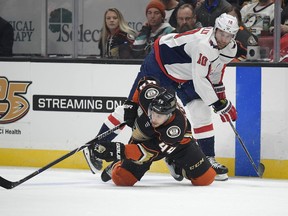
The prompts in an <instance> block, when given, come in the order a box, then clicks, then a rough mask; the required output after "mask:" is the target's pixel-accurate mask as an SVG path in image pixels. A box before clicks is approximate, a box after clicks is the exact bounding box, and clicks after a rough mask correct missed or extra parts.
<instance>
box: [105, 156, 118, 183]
mask: <svg viewBox="0 0 288 216" xmlns="http://www.w3.org/2000/svg"><path fill="white" fill-rule="evenodd" d="M117 162H118V161H113V162H112V163H111V164H109V165H108V166H107V167H106V168H105V169H104V170H103V172H102V173H101V180H102V181H103V182H107V181H110V180H111V178H112V177H111V176H112V169H113V167H114V165H115V164H116V163H117Z"/></svg>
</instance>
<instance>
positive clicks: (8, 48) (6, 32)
mask: <svg viewBox="0 0 288 216" xmlns="http://www.w3.org/2000/svg"><path fill="white" fill-rule="evenodd" d="M13 42H14V30H13V27H12V25H11V24H10V23H9V22H7V21H6V20H5V19H3V18H2V17H0V56H12V53H13V52H12V48H13Z"/></svg>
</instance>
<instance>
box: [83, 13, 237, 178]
mask: <svg viewBox="0 0 288 216" xmlns="http://www.w3.org/2000/svg"><path fill="white" fill-rule="evenodd" d="M238 29H239V26H238V23H237V19H236V18H235V17H233V16H231V15H228V14H226V13H224V14H222V15H221V16H219V17H218V18H217V19H216V21H215V26H214V27H204V28H199V29H195V30H192V31H187V32H185V33H181V34H168V35H165V36H162V37H161V38H159V39H157V40H156V41H155V43H154V49H153V50H152V51H151V52H150V53H149V54H148V55H147V57H146V58H145V60H144V62H143V64H142V65H141V68H140V72H139V73H138V75H137V78H136V79H135V82H134V84H133V86H132V89H131V91H130V94H129V96H128V99H127V101H126V102H125V104H124V106H120V107H117V108H116V109H115V111H114V112H113V113H112V114H110V115H109V117H108V118H107V120H106V121H105V122H104V124H103V125H102V127H101V129H100V132H99V133H102V132H104V131H106V130H108V129H109V128H112V127H114V126H115V125H117V124H119V123H120V122H123V121H124V120H125V121H126V122H127V123H128V126H129V125H133V123H134V122H133V123H131V122H129V120H130V119H135V115H137V108H138V107H137V104H136V103H135V101H137V99H136V98H135V95H137V94H135V92H136V91H137V88H136V87H137V85H138V83H139V81H140V80H143V78H144V79H147V80H148V81H149V79H150V78H151V77H153V78H155V79H157V80H158V81H159V82H160V85H161V86H163V87H166V88H173V89H174V90H175V91H176V92H177V96H178V97H179V98H180V99H181V101H182V103H183V105H184V106H186V108H187V109H188V110H189V112H190V113H189V114H190V117H191V122H192V125H193V131H194V136H195V138H196V139H197V142H198V144H199V145H200V146H201V148H202V150H203V152H204V153H205V155H206V156H207V158H208V160H209V161H210V163H211V164H212V167H213V168H214V169H215V171H216V173H217V176H216V180H227V179H228V169H227V168H226V167H225V166H224V165H222V164H220V163H218V162H217V161H216V160H215V149H214V148H215V141H214V140H215V139H214V129H213V122H212V110H211V107H212V109H213V110H214V112H215V113H217V114H219V115H220V117H221V119H222V121H223V122H226V121H235V120H236V119H237V112H236V109H235V107H234V106H233V105H232V104H231V102H230V101H229V100H227V99H226V96H225V87H224V85H223V82H222V79H223V75H224V71H225V67H226V64H227V63H229V62H230V61H232V60H233V58H234V57H235V55H236V52H237V44H236V42H235V40H234V38H235V36H236V34H237V32H238ZM123 110H124V112H123ZM130 117H131V118H130ZM116 136H117V134H116V133H114V134H112V135H111V136H110V137H108V139H110V140H112V139H114V138H115V137H116ZM84 155H85V158H86V160H87V162H88V164H89V166H90V168H91V170H92V172H93V169H94V171H95V168H96V169H101V163H100V162H101V161H100V160H98V159H97V158H96V157H95V156H94V155H93V149H91V148H89V149H86V150H85V151H84ZM166 162H167V164H168V166H169V165H170V168H171V166H173V161H166ZM171 174H172V173H171ZM175 175H176V176H175ZM177 175H178V176H177ZM173 177H175V179H178V180H179V179H181V178H179V177H181V174H177V173H176V174H175V173H174V176H173Z"/></svg>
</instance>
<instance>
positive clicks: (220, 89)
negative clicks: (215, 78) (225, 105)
mask: <svg viewBox="0 0 288 216" xmlns="http://www.w3.org/2000/svg"><path fill="white" fill-rule="evenodd" d="M213 87H214V90H215V92H216V94H217V96H218V98H219V100H223V99H226V94H225V86H224V85H223V83H220V84H215V85H213Z"/></svg>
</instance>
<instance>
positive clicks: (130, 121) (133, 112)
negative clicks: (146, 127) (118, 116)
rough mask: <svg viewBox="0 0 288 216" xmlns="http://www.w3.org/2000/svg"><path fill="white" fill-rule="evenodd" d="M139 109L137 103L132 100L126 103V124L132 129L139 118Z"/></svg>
mask: <svg viewBox="0 0 288 216" xmlns="http://www.w3.org/2000/svg"><path fill="white" fill-rule="evenodd" d="M137 109H138V104H137V103H135V102H133V101H130V100H126V101H125V102H124V121H126V124H127V125H128V126H129V127H131V128H132V127H133V125H134V122H135V119H136V117H137Z"/></svg>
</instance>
